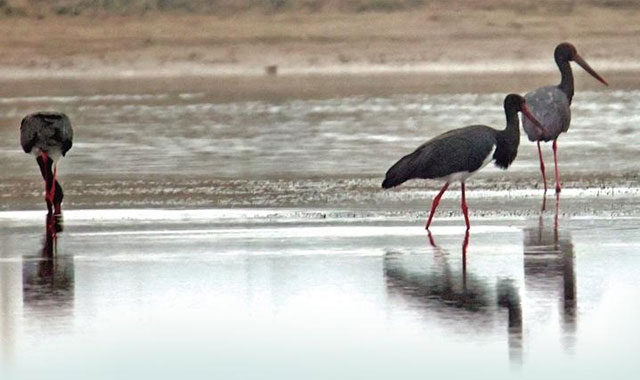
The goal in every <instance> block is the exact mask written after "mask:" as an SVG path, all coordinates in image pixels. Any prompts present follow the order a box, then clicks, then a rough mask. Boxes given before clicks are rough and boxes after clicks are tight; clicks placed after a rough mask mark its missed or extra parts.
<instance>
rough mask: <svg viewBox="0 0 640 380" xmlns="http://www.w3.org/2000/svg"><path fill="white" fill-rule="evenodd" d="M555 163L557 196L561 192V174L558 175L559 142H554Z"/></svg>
mask: <svg viewBox="0 0 640 380" xmlns="http://www.w3.org/2000/svg"><path fill="white" fill-rule="evenodd" d="M553 163H554V164H555V166H556V194H557V193H559V192H560V190H561V189H560V174H559V173H558V140H553Z"/></svg>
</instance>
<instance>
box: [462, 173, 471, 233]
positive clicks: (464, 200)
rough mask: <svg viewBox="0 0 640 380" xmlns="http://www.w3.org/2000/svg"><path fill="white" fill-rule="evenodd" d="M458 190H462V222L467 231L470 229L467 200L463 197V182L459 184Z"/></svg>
mask: <svg viewBox="0 0 640 380" xmlns="http://www.w3.org/2000/svg"><path fill="white" fill-rule="evenodd" d="M460 189H461V190H462V204H461V207H462V213H463V214H464V222H465V223H466V224H467V231H469V228H471V225H470V224H469V208H467V198H466V197H465V195H464V190H465V189H464V182H460Z"/></svg>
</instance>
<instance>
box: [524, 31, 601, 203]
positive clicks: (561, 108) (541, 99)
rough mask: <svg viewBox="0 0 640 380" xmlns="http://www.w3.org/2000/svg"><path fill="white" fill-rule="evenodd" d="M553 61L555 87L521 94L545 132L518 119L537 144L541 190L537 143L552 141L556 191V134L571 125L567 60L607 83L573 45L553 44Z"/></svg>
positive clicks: (570, 74) (557, 189)
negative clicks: (557, 80) (557, 75)
mask: <svg viewBox="0 0 640 380" xmlns="http://www.w3.org/2000/svg"><path fill="white" fill-rule="evenodd" d="M553 57H554V58H555V61H556V64H557V65H558V68H559V69H560V74H561V75H562V79H561V81H560V84H559V85H557V86H546V87H540V88H538V89H536V90H534V91H531V92H529V93H528V94H526V95H525V96H524V98H525V99H526V100H527V105H528V106H529V108H530V109H531V113H532V114H533V116H534V117H535V118H536V119H538V120H539V121H540V122H541V123H542V125H544V127H545V129H546V130H547V131H548V132H549V133H548V134H542V133H540V130H539V129H537V128H535V127H534V125H533V124H532V123H530V122H529V121H528V120H526V119H525V120H523V121H522V127H523V129H524V131H525V132H526V133H527V136H528V137H529V141H536V142H537V143H538V157H539V159H540V171H541V172H542V180H543V181H544V192H545V193H546V192H547V177H546V175H545V172H544V161H543V160H542V150H541V149H540V142H541V141H544V142H547V141H551V140H553V162H554V164H555V181H556V193H559V192H560V189H561V186H560V175H559V174H558V136H559V135H560V134H561V133H562V132H566V131H567V130H568V129H569V124H571V108H570V106H571V100H572V99H573V90H574V89H573V73H572V71H571V65H570V64H569V62H571V61H574V62H575V63H577V64H578V65H580V66H581V67H582V68H583V69H584V70H585V71H586V72H588V73H589V74H591V75H592V76H593V77H594V78H596V79H597V80H599V81H600V82H602V83H603V84H604V85H605V86H608V85H609V84H608V83H607V82H606V81H605V80H604V78H602V77H601V76H600V75H599V74H598V73H596V72H595V71H594V70H593V69H592V68H591V66H589V65H588V64H587V62H586V61H585V60H584V59H583V58H582V57H580V55H579V54H578V51H577V50H576V48H575V46H573V45H572V44H570V43H568V42H563V43H561V44H559V45H558V46H556V50H555V51H554V52H553Z"/></svg>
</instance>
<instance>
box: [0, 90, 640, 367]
mask: <svg viewBox="0 0 640 380" xmlns="http://www.w3.org/2000/svg"><path fill="white" fill-rule="evenodd" d="M133 87H134V88H135V86H133ZM201 87H202V86H200V87H197V88H195V89H194V91H188V90H184V89H183V90H181V91H157V89H154V91H139V92H135V91H134V93H132V91H126V92H118V91H116V92H114V91H111V90H109V91H107V90H102V89H98V90H96V93H94V94H84V95H81V96H77V95H70V94H68V93H69V92H73V91H72V90H73V89H69V88H62V89H60V90H59V93H56V91H55V90H53V89H48V92H46V93H47V94H46V95H35V94H29V93H25V94H17V95H15V96H4V97H2V98H0V118H1V119H2V126H0V162H2V170H1V171H0V180H1V181H0V190H2V191H1V192H0V193H1V194H0V247H1V248H0V306H1V309H0V310H1V313H0V334H1V336H0V337H1V342H2V343H1V345H0V347H1V350H2V356H1V359H2V360H1V365H2V367H1V370H2V372H1V374H2V378H3V379H4V378H20V379H22V378H42V377H43V376H45V375H46V376H47V378H65V379H66V378H88V377H91V378H140V377H142V376H155V377H159V378H198V377H200V378H210V377H212V376H214V375H215V376H219V377H223V376H224V377H226V378H228V377H238V378H340V377H341V378H354V377H364V376H366V377H368V378H390V377H394V378H395V377H418V376H419V377H424V376H429V375H432V376H436V377H450V378H455V377H462V376H481V377H485V376H486V377H489V376H491V377H495V378H507V377H513V376H516V377H525V378H540V377H541V376H547V377H549V376H552V377H554V378H555V377H561V376H565V377H580V378H602V377H603V376H605V374H611V373H612V371H613V372H614V373H616V374H619V375H620V377H625V376H627V377H628V376H630V374H632V373H635V372H637V371H638V370H639V369H640V368H638V364H637V360H635V355H634V353H636V352H637V351H638V349H639V348H640V347H638V342H640V339H639V338H640V328H637V327H636V323H635V321H637V320H638V317H640V302H639V301H638V300H640V297H638V296H639V295H640V294H639V293H640V280H639V279H640V265H639V264H640V256H639V255H638V247H640V233H639V232H638V229H637V226H638V222H639V221H640V202H639V201H638V199H639V197H638V195H639V194H638V193H640V181H639V180H638V176H637V173H638V169H639V168H638V166H639V164H638V160H637V159H636V158H637V157H638V153H639V152H638V149H637V144H636V143H635V142H637V141H638V139H640V132H639V130H638V129H637V124H638V116H637V115H640V112H639V111H640V102H638V101H637V99H638V96H637V91H636V90H633V89H627V90H624V91H622V90H619V91H618V90H614V91H612V90H609V91H597V92H596V91H591V92H590V91H582V92H579V93H578V94H577V95H576V97H575V98H574V105H573V110H574V119H573V124H572V129H571V130H570V132H569V133H568V134H566V135H565V136H563V137H562V138H561V140H560V141H559V147H560V157H561V170H562V172H561V173H562V176H563V183H564V190H563V192H562V195H561V198H560V203H559V204H558V208H557V212H556V211H555V206H556V204H555V199H554V197H553V196H552V195H549V196H548V200H547V211H545V212H543V213H540V208H541V202H542V191H541V190H540V184H539V172H538V163H537V153H536V150H535V145H533V144H530V143H529V142H527V141H526V140H525V138H524V136H523V139H522V144H521V147H520V151H519V152H520V154H519V156H518V159H517V160H516V161H515V163H514V165H513V166H512V168H511V169H510V170H509V171H507V172H503V171H499V170H498V169H489V170H486V172H483V173H480V174H479V175H478V176H477V177H474V178H473V179H471V180H470V181H469V182H468V193H467V194H468V195H467V198H468V202H469V206H470V211H471V223H472V230H471V233H470V236H469V239H468V246H467V249H466V254H464V255H463V243H464V241H465V234H464V230H463V225H464V222H463V220H462V218H461V215H460V213H459V206H458V205H459V194H458V188H457V186H453V187H452V190H451V191H450V192H448V193H446V195H445V197H444V198H443V201H442V203H441V207H440V209H439V212H438V214H437V215H436V218H435V221H434V226H433V227H432V229H433V238H434V240H435V245H436V246H435V247H434V246H432V245H431V244H430V241H429V239H428V238H427V235H426V234H425V232H424V230H423V227H422V226H423V225H424V221H425V219H426V210H427V207H428V205H429V202H430V200H431V198H432V197H433V196H434V195H435V194H436V192H437V190H438V188H439V184H438V183H424V182H414V183H410V184H407V186H405V187H403V188H400V189H398V190H393V191H382V190H381V189H379V185H380V182H381V180H382V176H383V174H384V171H385V170H386V169H387V167H388V166H389V165H391V164H392V163H393V162H394V160H395V159H397V158H399V157H400V156H401V155H403V154H406V153H407V152H409V151H410V150H411V149H413V148H415V147H416V146H417V145H419V144H420V143H421V142H423V141H424V140H426V139H428V138H429V137H431V136H434V135H435V134H438V133H441V132H444V131H445V130H447V129H449V128H453V127H459V126H463V125H467V124H473V123H477V122H481V123H485V124H489V125H493V126H495V127H501V126H503V125H504V115H503V111H502V109H501V107H502V97H503V95H502V94H501V93H485V92H472V93H462V94H458V93H449V92H446V91H444V92H443V91H431V92H429V91H427V92H425V93H418V94H416V93H405V94H403V93H399V94H386V93H382V94H376V95H375V96H374V95H368V96H365V95H352V94H348V95H346V96H336V97H326V96H320V97H318V98H314V97H313V96H311V97H308V98H307V97H300V98H299V99H287V98H278V99H277V100H265V99H239V100H233V101H223V100H221V99H220V95H219V94H218V93H217V92H216V90H215V89H212V90H206V89H202V88H201ZM196 90H197V91H196ZM83 91H88V90H86V89H84V90H83ZM80 92H82V91H80ZM37 109H57V110H60V111H64V112H67V113H68V114H69V115H70V116H71V118H72V120H73V121H74V122H75V125H74V126H75V128H76V143H75V145H74V147H73V149H72V151H71V152H70V153H69V155H68V157H67V159H65V162H63V164H62V165H61V168H60V172H61V180H62V184H63V186H64V188H65V194H66V197H67V198H66V202H65V205H66V211H65V213H64V230H63V231H62V232H59V233H57V235H56V236H53V235H52V234H47V233H46V231H47V230H46V227H45V214H44V212H43V211H42V210H43V208H44V202H43V200H42V184H41V183H40V180H39V176H38V169H37V166H36V165H35V162H34V160H33V158H31V157H28V156H27V155H25V154H23V153H22V152H21V151H20V148H19V145H18V137H17V136H18V133H17V128H18V125H19V120H20V118H21V117H22V116H23V115H24V114H26V113H28V112H31V111H34V110H37ZM546 148H547V149H546V150H547V153H548V155H547V163H548V165H547V167H548V168H551V167H552V158H551V154H550V147H546ZM487 169H488V168H487ZM549 177H552V176H549ZM50 232H51V230H50Z"/></svg>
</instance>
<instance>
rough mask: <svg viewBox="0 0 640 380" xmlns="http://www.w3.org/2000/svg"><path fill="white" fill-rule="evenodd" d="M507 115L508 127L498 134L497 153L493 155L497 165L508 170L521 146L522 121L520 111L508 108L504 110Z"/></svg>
mask: <svg viewBox="0 0 640 380" xmlns="http://www.w3.org/2000/svg"><path fill="white" fill-rule="evenodd" d="M504 111H505V113H506V115H507V127H506V128H505V129H503V130H502V131H498V132H497V133H496V143H497V144H496V151H495V153H494V154H493V158H494V159H495V162H496V165H497V166H499V167H501V168H504V169H506V168H508V167H509V165H511V163H512V162H513V160H515V159H516V156H517V155H518V145H520V119H518V110H517V109H515V108H513V109H511V108H508V109H505V110H504Z"/></svg>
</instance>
